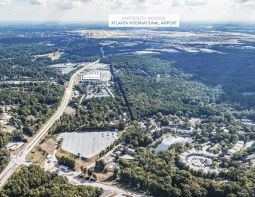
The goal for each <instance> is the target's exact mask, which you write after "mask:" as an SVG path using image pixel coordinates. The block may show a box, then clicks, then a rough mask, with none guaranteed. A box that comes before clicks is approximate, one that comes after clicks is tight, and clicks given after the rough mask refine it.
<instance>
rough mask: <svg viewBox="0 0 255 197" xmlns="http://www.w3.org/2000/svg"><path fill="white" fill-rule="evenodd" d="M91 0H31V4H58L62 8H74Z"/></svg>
mask: <svg viewBox="0 0 255 197" xmlns="http://www.w3.org/2000/svg"><path fill="white" fill-rule="evenodd" d="M89 1H90V0H30V1H29V2H30V4H32V5H39V6H43V7H48V6H56V7H58V8H60V9H72V8H76V7H78V6H81V5H82V4H83V3H86V2H89Z"/></svg>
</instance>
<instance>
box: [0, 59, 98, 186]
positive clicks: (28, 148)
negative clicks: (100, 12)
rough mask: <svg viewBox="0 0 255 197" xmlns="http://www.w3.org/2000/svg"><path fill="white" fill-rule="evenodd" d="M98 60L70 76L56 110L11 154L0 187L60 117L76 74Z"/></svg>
mask: <svg viewBox="0 0 255 197" xmlns="http://www.w3.org/2000/svg"><path fill="white" fill-rule="evenodd" d="M98 62H99V60H97V61H95V62H92V63H90V64H87V65H85V66H83V67H82V68H81V69H79V70H77V71H76V72H75V73H74V74H73V75H72V76H71V79H70V81H69V83H68V85H67V87H66V89H65V93H64V96H63V98H62V100H61V103H60V105H59V107H58V109H57V110H56V112H55V113H54V114H53V115H52V116H51V117H50V119H49V120H48V121H47V122H46V123H45V124H44V125H43V126H42V128H41V129H40V130H39V131H38V133H37V134H36V135H35V136H34V137H33V139H32V140H31V141H30V142H29V143H28V144H27V145H26V146H25V147H24V149H23V150H22V151H21V152H20V153H19V154H18V155H16V156H12V157H11V160H10V162H9V164H8V165H7V167H6V168H5V169H4V170H3V171H2V173H1V174H0V188H1V187H3V186H4V185H5V184H6V182H7V180H8V179H9V178H10V177H11V175H12V174H13V173H14V172H15V170H16V169H17V167H18V166H19V165H21V164H26V156H27V155H28V153H29V152H30V151H31V150H32V149H33V148H34V147H35V146H36V145H38V144H39V143H40V141H41V140H42V139H43V138H44V137H45V136H46V135H47V133H48V131H49V129H50V128H51V127H52V125H53V124H54V123H55V122H56V121H57V120H58V119H59V118H60V117H61V115H62V114H63V113H64V111H65V108H66V106H67V105H68V103H69V101H70V99H71V97H72V91H73V87H74V84H75V80H76V78H77V76H78V75H79V74H80V73H81V72H82V71H84V70H85V69H87V68H88V67H90V66H93V65H95V64H96V63H98Z"/></svg>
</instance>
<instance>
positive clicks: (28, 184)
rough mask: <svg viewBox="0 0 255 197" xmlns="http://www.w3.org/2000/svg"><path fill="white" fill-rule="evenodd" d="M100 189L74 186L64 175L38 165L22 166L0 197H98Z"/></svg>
mask: <svg viewBox="0 0 255 197" xmlns="http://www.w3.org/2000/svg"><path fill="white" fill-rule="evenodd" d="M101 194H102V190H101V189H99V188H95V187H89V186H74V185H71V184H70V183H68V180H67V178H66V177H63V176H58V175H57V174H56V173H50V172H45V171H44V170H43V169H41V168H40V167H39V166H35V165H30V166H29V167H22V168H21V169H20V170H19V171H18V172H16V173H15V174H14V175H13V176H12V177H11V179H10V180H9V181H8V183H7V184H6V185H5V186H4V188H3V189H2V190H0V196H1V197H15V196H17V197H18V196H19V197H43V196H56V197H63V196H65V197H70V196H77V197H98V196H100V195H101Z"/></svg>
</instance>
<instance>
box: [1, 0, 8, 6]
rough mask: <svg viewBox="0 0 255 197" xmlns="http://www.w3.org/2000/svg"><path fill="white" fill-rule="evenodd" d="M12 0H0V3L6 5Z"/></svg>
mask: <svg viewBox="0 0 255 197" xmlns="http://www.w3.org/2000/svg"><path fill="white" fill-rule="evenodd" d="M9 2H10V0H0V5H6V4H8V3H9Z"/></svg>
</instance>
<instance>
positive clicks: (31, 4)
mask: <svg viewBox="0 0 255 197" xmlns="http://www.w3.org/2000/svg"><path fill="white" fill-rule="evenodd" d="M109 14H169V15H172V14H173V15H179V16H180V21H181V22H209V23H210V22H214V23H226V22H241V23H255V0H0V22H2V23H3V22H4V23H9V22H22V23H23V22H63V23H73V22H75V23H77V22H78V23H80V22H84V23H85V22H107V20H108V15H109Z"/></svg>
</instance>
